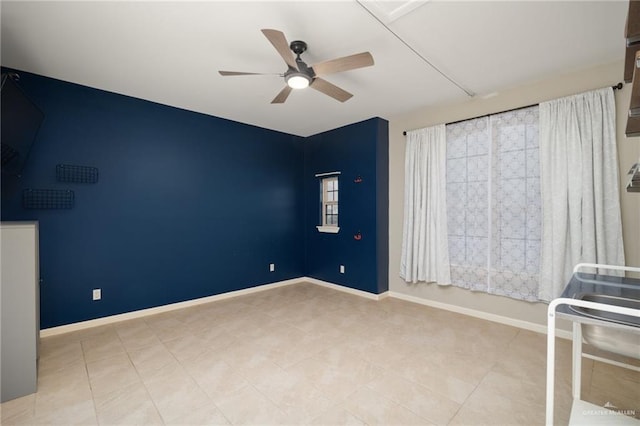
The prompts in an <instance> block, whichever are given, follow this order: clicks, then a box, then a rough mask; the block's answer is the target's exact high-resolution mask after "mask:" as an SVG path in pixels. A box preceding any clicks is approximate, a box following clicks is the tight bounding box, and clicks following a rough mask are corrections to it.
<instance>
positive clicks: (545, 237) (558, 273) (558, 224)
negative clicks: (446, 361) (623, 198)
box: [538, 88, 625, 301]
mask: <svg viewBox="0 0 640 426" xmlns="http://www.w3.org/2000/svg"><path fill="white" fill-rule="evenodd" d="M540 176H541V195H542V243H541V245H542V249H541V261H540V262H541V265H540V286H539V294H538V297H539V298H540V299H541V300H546V301H549V300H552V299H554V298H556V297H558V296H559V295H560V294H561V292H562V290H563V288H564V286H565V285H566V283H567V282H568V280H569V279H570V277H571V273H572V269H573V267H574V266H575V264H577V263H580V262H590V263H602V264H612V265H624V263H625V261H624V250H623V245H622V222H621V218H620V198H619V197H620V192H619V181H618V179H619V173H618V154H617V149H616V132H615V100H614V95H613V90H612V89H611V88H606V89H600V90H594V91H591V92H587V93H582V94H579V95H575V96H569V97H566V98H561V99H556V100H553V101H549V102H543V103H541V104H540Z"/></svg>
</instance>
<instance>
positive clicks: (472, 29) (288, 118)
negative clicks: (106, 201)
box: [0, 0, 628, 136]
mask: <svg viewBox="0 0 640 426" xmlns="http://www.w3.org/2000/svg"><path fill="white" fill-rule="evenodd" d="M416 6H417V7H416ZM627 8H628V3H627V1H615V0H612V1H569V2H557V1H533V2H521V1H493V2H489V1H471V2H460V1H455V2H452V1H429V2H422V1H417V2H411V1H409V2H406V1H405V2H384V1H381V2H372V1H362V2H360V3H359V2H357V1H282V2H274V1H260V2H246V1H232V2H231V1H229V2H221V1H213V2H122V1H118V2H115V1H112V2H86V1H73V2H55V1H44V2H32V1H24V0H22V1H6V0H3V1H2V4H1V9H0V13H1V15H2V22H1V25H2V27H1V35H2V45H1V48H2V50H1V52H2V65H3V66H5V67H10V68H15V69H19V70H23V71H28V72H32V73H36V74H40V75H44V76H48V77H53V78H57V79H60V80H64V81H69V82H73V83H78V84H82V85H86V86H90V87H95V88H99V89H103V90H108V91H111V92H116V93H121V94H125V95H129V96H134V97H137V98H142V99H147V100H150V101H154V102H159V103H161V104H166V105H171V106H175V107H179V108H184V109H187V110H192V111H197V112H201V113H205V114H210V115H214V116H217V117H223V118H227V119H231V120H235V121H240V122H243V123H249V124H253V125H256V126H260V127H265V128H269V129H274V130H279V131H283V132H287V133H291V134H296V135H301V136H308V135H311V134H315V133H319V132H322V131H325V130H330V129H333V128H336V127H340V126H343V125H345V124H349V123H353V122H357V121H360V120H364V119H368V118H371V117H376V116H378V117H383V118H390V117H393V116H395V115H398V114H402V113H404V112H408V111H412V110H415V109H417V108H420V107H424V106H432V105H437V104H444V103H451V102H456V101H460V100H463V99H465V98H467V97H468V95H467V94H466V93H465V91H463V90H462V89H461V88H459V87H458V86H457V85H456V84H454V83H452V82H451V81H450V80H449V79H451V80H453V81H455V82H456V83H457V84H458V85H459V86H461V87H462V88H464V89H466V90H467V91H469V92H472V93H474V94H475V95H476V96H486V95H490V94H491V93H493V92H496V91H501V90H504V89H507V88H511V87H514V86H517V85H521V84H526V83H531V82H534V81H537V80H541V79H545V78H548V77H551V76H553V75H554V74H558V73H567V72H572V71H577V70H580V69H584V68H590V67H593V66H596V65H600V64H604V63H609V62H613V61H617V60H621V59H622V58H624V36H623V31H624V26H625V20H626V12H627ZM370 12H371V13H370ZM374 15H375V16H376V17H377V19H376V17H374ZM380 21H381V22H383V23H385V24H386V25H388V27H389V29H387V28H385V27H384V26H383V24H382V23H381V22H380ZM262 28H273V29H278V30H281V31H282V32H284V34H285V35H286V37H287V40H289V41H292V40H304V41H306V42H307V44H308V45H309V48H308V51H307V52H306V53H305V54H303V59H304V60H305V61H306V62H307V64H309V65H312V64H314V63H317V62H321V61H325V60H328V59H333V58H336V57H341V56H346V55H350V54H353V53H359V52H362V51H369V52H371V54H372V55H373V57H374V60H375V66H373V67H369V68H362V69H358V70H352V71H348V72H344V73H340V74H332V75H329V76H327V77H326V80H328V81H330V82H332V83H334V84H336V85H338V86H340V87H342V88H343V89H345V90H347V91H349V92H351V93H353V95H354V97H353V98H351V99H350V100H348V101H347V102H345V103H340V102H338V101H336V100H334V99H332V98H330V97H328V96H326V95H323V94H322V93H320V92H317V91H315V90H309V89H307V90H300V91H294V92H293V93H292V94H291V95H290V96H289V99H288V100H287V102H286V103H285V104H283V105H272V104H271V103H270V102H271V100H272V99H273V98H274V97H275V95H276V94H277V93H278V92H279V91H280V90H281V89H282V88H283V87H284V80H283V79H282V78H281V77H279V76H277V75H268V76H242V77H222V76H220V75H219V74H218V73H217V71H218V70H232V71H250V72H266V73H271V72H272V73H283V72H284V71H285V70H286V65H285V64H284V62H283V60H282V59H281V58H280V56H278V54H277V52H276V51H275V49H274V48H273V46H272V45H271V44H270V43H269V42H268V40H267V39H266V38H265V37H264V36H263V34H262V33H261V32H260V29H262ZM390 30H391V31H390ZM393 33H395V34H396V35H397V36H399V38H400V39H402V40H404V41H405V42H406V43H407V44H408V45H409V46H410V47H411V48H412V49H413V51H412V50H411V49H410V48H409V47H408V46H407V45H405V44H404V43H403V42H402V41H401V40H400V39H398V37H396V36H395V35H394V34H393ZM418 54H419V55H420V56H422V58H420V57H419V56H418ZM423 59H424V60H423ZM425 60H426V61H428V62H430V63H431V64H432V65H433V66H435V67H437V68H438V69H439V70H440V71H441V72H443V73H445V74H446V75H447V76H448V78H449V79H447V78H445V77H443V76H442V75H441V74H440V73H439V72H437V71H436V70H435V69H434V68H432V67H431V66H430V65H428V64H427V63H426V62H425ZM620 74H621V77H622V70H620ZM611 83H612V84H613V83H616V82H613V81H612V82H611Z"/></svg>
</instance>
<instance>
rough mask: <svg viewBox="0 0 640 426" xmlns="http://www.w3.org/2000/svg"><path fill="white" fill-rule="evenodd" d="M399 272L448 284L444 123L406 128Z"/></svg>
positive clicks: (409, 279)
mask: <svg viewBox="0 0 640 426" xmlns="http://www.w3.org/2000/svg"><path fill="white" fill-rule="evenodd" d="M404 187H405V190H404V191H405V192H404V227H403V234H402V259H401V265H400V276H401V277H402V278H403V279H404V280H405V281H406V282H412V283H417V282H419V281H424V282H436V283H438V284H450V283H451V275H450V272H449V243H448V240H447V191H446V131H445V126H444V124H441V125H437V126H434V127H429V128H425V129H419V130H413V131H409V132H407V145H406V154H405V186H404Z"/></svg>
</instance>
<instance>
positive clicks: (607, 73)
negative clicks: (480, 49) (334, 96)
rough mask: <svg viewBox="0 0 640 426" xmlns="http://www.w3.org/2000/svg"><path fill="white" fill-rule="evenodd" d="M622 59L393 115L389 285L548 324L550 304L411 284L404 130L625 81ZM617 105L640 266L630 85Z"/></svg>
mask: <svg viewBox="0 0 640 426" xmlns="http://www.w3.org/2000/svg"><path fill="white" fill-rule="evenodd" d="M623 68H624V63H623V61H619V62H615V63H612V64H608V65H606V66H600V67H597V68H593V69H590V70H587V71H582V72H577V73H572V74H566V75H559V76H556V77H554V78H551V79H547V80H544V81H540V82H538V83H536V84H532V85H528V86H522V87H518V88H514V89H510V90H505V91H503V92H501V93H500V94H499V95H498V96H495V97H492V98H489V99H481V98H479V97H477V98H470V99H469V100H467V101H465V102H462V103H457V104H452V105H445V106H439V107H430V108H424V109H421V110H418V111H413V112H411V113H408V114H403V115H400V116H396V117H393V118H391V119H390V120H389V290H390V291H391V292H396V293H401V294H403V295H406V296H411V297H416V298H420V299H424V300H429V301H432V302H435V303H444V304H448V305H454V306H455V307H458V308H461V309H463V310H464V309H471V310H476V311H481V312H486V313H489V314H492V315H500V316H504V317H508V318H512V319H514V320H518V321H527V322H531V323H536V324H546V304H542V303H529V302H522V301H517V300H513V299H509V298H506V297H502V296H494V295H489V294H486V293H474V292H471V291H468V290H464V289H460V288H457V287H453V286H446V287H442V286H438V285H436V284H425V283H419V284H415V285H412V284H407V283H405V282H404V280H402V279H401V278H400V276H399V271H400V255H401V244H402V218H403V196H404V154H405V137H404V136H403V135H402V132H403V131H404V130H411V129H417V128H422V127H427V126H431V125H434V124H438V123H448V122H452V121H457V120H462V119H467V118H473V117H477V116H481V115H485V114H490V113H496V112H501V111H505V110H508V109H512V108H518V107H522V106H526V105H530V104H535V103H539V102H541V101H546V100H550V99H555V98H560V97H563V96H568V95H573V94H576V93H580V92H584V91H587V90H592V89H597V88H600V87H606V86H612V85H614V84H617V83H618V82H619V81H622V76H623ZM615 93H616V94H615V96H616V107H617V121H618V123H617V131H618V156H619V163H620V186H621V194H620V201H621V205H622V224H623V234H624V239H625V241H624V246H625V255H626V263H627V265H633V266H640V194H639V193H627V192H626V191H624V186H625V183H626V180H627V175H626V173H627V172H628V171H629V168H630V167H631V165H632V164H633V163H635V162H636V161H638V158H640V137H634V138H627V137H626V136H625V135H624V129H625V125H626V116H627V111H628V109H629V98H630V96H631V85H629V84H627V85H625V86H624V88H623V89H622V90H618V91H616V92H615Z"/></svg>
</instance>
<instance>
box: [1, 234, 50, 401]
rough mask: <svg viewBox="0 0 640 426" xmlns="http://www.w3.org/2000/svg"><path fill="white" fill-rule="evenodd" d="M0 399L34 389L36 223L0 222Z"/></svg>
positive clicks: (37, 297) (37, 325) (37, 302)
mask: <svg viewBox="0 0 640 426" xmlns="http://www.w3.org/2000/svg"><path fill="white" fill-rule="evenodd" d="M0 241H1V244H0V268H1V269H2V274H1V281H0V304H1V307H2V310H1V311H0V312H1V313H0V315H1V321H2V322H1V323H0V328H1V330H0V331H1V334H0V337H1V340H2V342H1V343H2V345H1V346H0V363H1V371H0V373H1V375H0V382H1V384H2V386H1V388H0V400H1V401H2V402H4V401H8V400H10V399H14V398H18V397H20V396H24V395H28V394H30V393H34V392H35V391H36V386H37V381H38V379H37V361H38V340H39V333H40V318H39V313H40V309H39V308H40V295H39V276H40V273H39V263H38V223H37V222H2V223H0Z"/></svg>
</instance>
